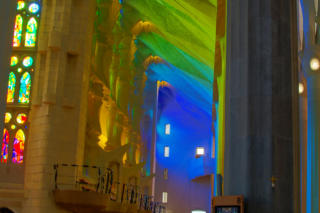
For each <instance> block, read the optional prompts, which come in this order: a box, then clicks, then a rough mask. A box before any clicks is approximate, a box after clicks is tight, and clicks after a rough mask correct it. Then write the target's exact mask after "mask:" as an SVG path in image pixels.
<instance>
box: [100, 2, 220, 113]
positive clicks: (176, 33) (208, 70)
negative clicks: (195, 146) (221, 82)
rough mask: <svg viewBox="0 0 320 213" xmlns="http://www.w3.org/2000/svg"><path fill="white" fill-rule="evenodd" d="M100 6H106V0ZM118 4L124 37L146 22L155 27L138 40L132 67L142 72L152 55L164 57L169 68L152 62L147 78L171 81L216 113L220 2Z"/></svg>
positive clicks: (177, 87) (188, 95) (137, 37)
mask: <svg viewBox="0 0 320 213" xmlns="http://www.w3.org/2000/svg"><path fill="white" fill-rule="evenodd" d="M98 3H100V5H102V4H103V0H100V2H99V0H98ZM119 3H120V4H121V10H120V15H119V17H117V18H118V21H117V24H118V25H119V26H120V27H119V28H121V31H122V32H132V30H133V26H135V25H136V24H137V23H139V22H141V21H142V22H148V23H150V25H152V28H154V29H149V30H146V29H144V30H142V31H143V32H140V33H137V35H135V36H134V40H135V42H134V43H135V46H136V49H135V52H134V53H133V64H134V65H135V66H136V67H139V66H141V64H143V62H144V61H145V59H146V58H147V57H148V56H150V55H153V56H159V57H160V58H161V59H163V60H164V63H151V64H150V65H149V66H148V68H147V70H146V74H147V76H148V79H152V80H161V81H167V82H168V83H170V84H171V85H172V86H173V87H175V89H176V90H178V91H180V92H181V93H182V94H184V95H185V96H187V98H188V99H190V100H192V102H193V103H194V104H195V105H197V106H198V107H200V108H201V109H203V110H204V111H206V112H207V113H209V114H211V111H212V99H213V98H212V94H213V92H212V85H213V76H214V73H213V67H214V55H215V42H216V39H215V37H216V30H215V29H216V13H217V11H216V0H119ZM100 18H101V19H104V18H105V17H103V16H101V17H100ZM114 28H117V27H114ZM113 30H114V29H113ZM147 31H148V32H147Z"/></svg>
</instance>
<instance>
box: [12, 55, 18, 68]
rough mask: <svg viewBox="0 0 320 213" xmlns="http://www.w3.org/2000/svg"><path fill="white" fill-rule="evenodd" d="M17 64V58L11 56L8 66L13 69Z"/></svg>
mask: <svg viewBox="0 0 320 213" xmlns="http://www.w3.org/2000/svg"><path fill="white" fill-rule="evenodd" d="M18 62H19V59H18V57H17V56H11V62H10V66H11V67H14V66H16V65H17V64H18Z"/></svg>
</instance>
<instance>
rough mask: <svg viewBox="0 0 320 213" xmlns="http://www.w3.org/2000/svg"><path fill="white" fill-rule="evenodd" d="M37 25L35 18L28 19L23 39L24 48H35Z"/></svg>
mask: <svg viewBox="0 0 320 213" xmlns="http://www.w3.org/2000/svg"><path fill="white" fill-rule="evenodd" d="M37 30H38V23H37V20H36V19H35V18H30V20H29V21H28V24H27V32H26V39H25V44H24V45H25V46H26V47H35V46H36V38H37Z"/></svg>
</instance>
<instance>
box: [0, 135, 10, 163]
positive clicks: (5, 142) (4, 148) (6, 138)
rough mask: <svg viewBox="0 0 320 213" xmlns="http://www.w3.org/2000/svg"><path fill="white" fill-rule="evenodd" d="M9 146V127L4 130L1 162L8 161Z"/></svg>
mask: <svg viewBox="0 0 320 213" xmlns="http://www.w3.org/2000/svg"><path fill="white" fill-rule="evenodd" d="M8 146H9V132H8V130H7V129H4V130H3V138H2V147H1V157H0V158H1V159H0V161H1V163H7V161H8Z"/></svg>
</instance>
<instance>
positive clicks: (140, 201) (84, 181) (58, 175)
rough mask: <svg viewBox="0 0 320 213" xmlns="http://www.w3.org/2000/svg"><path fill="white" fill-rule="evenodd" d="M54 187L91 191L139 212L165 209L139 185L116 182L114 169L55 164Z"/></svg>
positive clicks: (162, 212)
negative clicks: (128, 205)
mask: <svg viewBox="0 0 320 213" xmlns="http://www.w3.org/2000/svg"><path fill="white" fill-rule="evenodd" d="M53 169H54V187H55V189H56V190H77V191H83V192H85V191H91V192H96V193H101V194H106V195H109V199H110V200H111V201H114V202H120V203H121V204H131V205H136V206H137V208H138V209H139V210H146V211H150V212H152V213H164V212H165V207H164V206H162V205H161V203H159V202H154V201H153V198H152V196H149V195H147V194H145V193H143V192H142V190H141V188H140V187H139V186H137V185H131V184H127V183H120V182H117V181H115V180H114V173H113V171H112V169H110V168H105V167H97V166H89V165H77V164H55V165H54V166H53Z"/></svg>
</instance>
